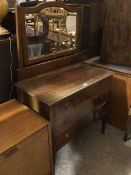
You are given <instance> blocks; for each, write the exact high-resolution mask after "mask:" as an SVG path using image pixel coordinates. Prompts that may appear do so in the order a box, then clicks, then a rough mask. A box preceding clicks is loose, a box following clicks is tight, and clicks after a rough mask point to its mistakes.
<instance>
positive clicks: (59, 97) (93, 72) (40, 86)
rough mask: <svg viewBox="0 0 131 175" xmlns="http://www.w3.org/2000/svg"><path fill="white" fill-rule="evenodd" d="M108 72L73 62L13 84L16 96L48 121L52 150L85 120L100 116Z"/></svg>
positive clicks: (82, 124)
mask: <svg viewBox="0 0 131 175" xmlns="http://www.w3.org/2000/svg"><path fill="white" fill-rule="evenodd" d="M111 76H112V72H110V71H107V70H104V69H100V68H96V67H93V66H89V65H87V64H82V63H79V64H75V65H72V66H68V67H66V68H61V69H58V70H56V71H52V72H49V73H46V74H41V75H39V76H36V77H34V78H31V79H27V80H23V81H20V82H18V83H17V84H16V87H17V95H18V99H19V100H20V101H22V102H23V103H24V104H26V105H27V106H29V107H30V108H31V109H33V110H35V111H37V112H38V113H40V114H41V115H43V116H47V119H48V120H49V121H50V122H51V131H52V141H53V149H54V151H56V150H58V149H59V148H60V147H62V146H63V145H64V144H65V143H67V142H68V141H69V139H70V138H71V137H72V136H73V135H74V134H75V133H76V132H78V131H80V129H81V128H82V127H83V126H86V125H87V123H89V122H91V121H93V120H95V119H97V118H100V117H102V116H103V117H102V118H103V131H104V127H105V126H104V124H105V122H104V121H105V120H104V119H105V117H104V116H105V115H106V113H105V112H106V105H107V101H108V92H109V89H110V79H111Z"/></svg>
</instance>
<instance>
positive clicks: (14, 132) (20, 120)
mask: <svg viewBox="0 0 131 175" xmlns="http://www.w3.org/2000/svg"><path fill="white" fill-rule="evenodd" d="M46 126H48V121H46V120H45V119H44V118H43V117H41V116H40V115H39V114H37V113H36V112H34V111H32V110H31V109H29V108H28V107H27V106H25V105H23V104H22V103H20V102H19V101H17V100H11V101H8V102H6V103H3V104H0V154H2V153H4V152H5V151H7V150H8V149H10V148H12V147H13V146H16V145H17V144H19V143H20V142H22V141H23V140H25V139H26V138H28V137H30V136H31V135H33V134H35V133H36V132H38V131H40V130H41V129H42V128H45V127H46Z"/></svg>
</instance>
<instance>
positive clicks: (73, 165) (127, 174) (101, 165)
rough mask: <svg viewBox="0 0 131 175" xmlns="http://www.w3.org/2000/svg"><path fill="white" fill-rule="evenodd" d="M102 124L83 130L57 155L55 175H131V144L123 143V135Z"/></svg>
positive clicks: (95, 124)
mask: <svg viewBox="0 0 131 175" xmlns="http://www.w3.org/2000/svg"><path fill="white" fill-rule="evenodd" d="M100 127H101V123H100V122H96V123H94V124H92V125H90V126H88V127H87V128H85V129H83V130H82V131H81V132H80V133H79V134H78V135H76V136H75V137H74V138H73V139H72V141H71V142H70V143H68V144H67V145H65V146H64V147H63V148H62V149H60V150H59V151H58V152H57V156H56V173H55V175H131V141H128V142H127V143H124V142H123V140H122V139H123V132H122V131H120V130H118V129H116V128H114V127H112V126H111V125H107V129H106V134H105V135H102V134H101V133H100Z"/></svg>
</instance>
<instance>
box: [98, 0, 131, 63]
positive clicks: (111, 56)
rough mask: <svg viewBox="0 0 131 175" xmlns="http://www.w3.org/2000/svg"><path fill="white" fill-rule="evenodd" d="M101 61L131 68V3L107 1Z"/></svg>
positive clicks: (124, 0) (116, 0) (125, 0)
mask: <svg viewBox="0 0 131 175" xmlns="http://www.w3.org/2000/svg"><path fill="white" fill-rule="evenodd" d="M101 59H102V61H104V62H107V63H112V64H113V63H114V64H118V65H123V66H131V1H130V0H105V22H104V33H103V42H102V50H101Z"/></svg>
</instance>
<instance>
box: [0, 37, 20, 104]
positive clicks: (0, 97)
mask: <svg viewBox="0 0 131 175" xmlns="http://www.w3.org/2000/svg"><path fill="white" fill-rule="evenodd" d="M11 48H12V49H11V50H12V58H11V55H10V42H9V40H0V103H2V102H5V101H8V100H9V99H10V98H12V97H14V92H12V94H11V91H12V85H13V84H14V82H15V81H16V66H15V65H16V53H17V51H16V42H15V40H12V47H11ZM11 59H12V61H13V62H12V82H11V71H10V68H11V67H10V66H11Z"/></svg>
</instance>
